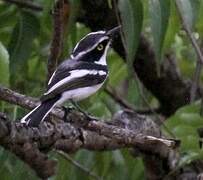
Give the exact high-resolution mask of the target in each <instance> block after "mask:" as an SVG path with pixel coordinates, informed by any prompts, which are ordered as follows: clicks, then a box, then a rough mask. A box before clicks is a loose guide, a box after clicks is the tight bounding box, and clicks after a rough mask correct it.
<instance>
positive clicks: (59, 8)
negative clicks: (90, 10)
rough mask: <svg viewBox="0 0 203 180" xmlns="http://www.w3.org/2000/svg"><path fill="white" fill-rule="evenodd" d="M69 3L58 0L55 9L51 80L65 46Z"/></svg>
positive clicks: (64, 0) (49, 75)
mask: <svg viewBox="0 0 203 180" xmlns="http://www.w3.org/2000/svg"><path fill="white" fill-rule="evenodd" d="M68 12H69V5H68V3H67V1H66V0H58V1H57V2H56V3H55V6H54V10H53V20H54V24H53V39H52V42H51V48H50V56H49V58H48V64H47V68H48V75H47V79H48V80H49V79H50V77H51V75H52V74H53V72H54V71H55V69H56V67H57V64H58V59H59V57H60V55H61V51H62V46H63V35H64V28H65V24H66V23H67V22H66V21H67V17H68V16H69V13H68Z"/></svg>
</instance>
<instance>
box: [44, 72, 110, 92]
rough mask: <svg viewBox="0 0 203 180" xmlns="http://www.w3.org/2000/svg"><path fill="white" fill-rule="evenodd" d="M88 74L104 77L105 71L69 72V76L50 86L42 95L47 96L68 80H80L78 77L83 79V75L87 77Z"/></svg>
mask: <svg viewBox="0 0 203 180" xmlns="http://www.w3.org/2000/svg"><path fill="white" fill-rule="evenodd" d="M88 74H92V75H96V74H99V75H101V76H102V75H106V72H105V71H102V70H100V71H97V70H82V69H80V70H72V71H70V75H69V76H68V77H66V78H64V79H62V80H60V81H59V82H58V83H56V84H55V85H54V86H52V87H51V88H50V89H49V90H48V91H47V92H46V93H44V95H47V94H49V93H50V92H52V91H54V90H55V89H56V88H58V87H60V86H62V85H63V84H66V83H68V82H69V81H70V80H72V79H75V78H80V77H83V76H85V75H88Z"/></svg>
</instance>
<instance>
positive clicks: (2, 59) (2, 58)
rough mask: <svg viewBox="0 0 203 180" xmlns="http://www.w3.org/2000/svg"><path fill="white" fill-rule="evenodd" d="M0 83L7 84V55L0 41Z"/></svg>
mask: <svg viewBox="0 0 203 180" xmlns="http://www.w3.org/2000/svg"><path fill="white" fill-rule="evenodd" d="M0 83H1V84H4V85H8V84H9V55H8V51H7V49H6V48H5V47H4V46H3V44H2V43H1V42H0Z"/></svg>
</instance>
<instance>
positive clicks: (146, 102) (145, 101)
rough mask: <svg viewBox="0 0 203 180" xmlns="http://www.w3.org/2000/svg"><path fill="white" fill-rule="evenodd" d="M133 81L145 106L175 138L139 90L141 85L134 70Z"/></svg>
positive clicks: (172, 135)
mask: <svg viewBox="0 0 203 180" xmlns="http://www.w3.org/2000/svg"><path fill="white" fill-rule="evenodd" d="M134 74H135V76H134V77H135V82H137V87H138V90H139V93H140V96H141V98H142V99H143V101H144V103H145V104H146V105H147V107H148V108H149V109H150V110H151V111H152V112H153V114H154V115H155V116H156V118H157V120H158V121H159V123H160V124H161V125H162V126H163V127H164V129H165V130H166V131H167V132H168V134H169V135H170V136H171V137H173V138H175V135H174V134H173V133H172V132H171V130H170V129H168V127H167V126H165V124H164V122H163V120H162V119H161V118H160V117H159V115H158V114H157V112H156V111H154V110H153V108H152V107H151V105H150V104H149V102H148V100H147V99H146V98H145V96H144V94H143V93H142V90H141V87H140V81H139V78H138V76H137V73H136V72H135V73H134Z"/></svg>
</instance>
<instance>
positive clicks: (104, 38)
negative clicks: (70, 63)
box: [71, 36, 109, 58]
mask: <svg viewBox="0 0 203 180" xmlns="http://www.w3.org/2000/svg"><path fill="white" fill-rule="evenodd" d="M106 39H109V37H108V36H104V37H103V38H101V39H100V40H99V41H98V42H97V44H95V45H94V46H92V47H91V48H90V49H88V50H87V51H83V52H80V53H78V54H77V55H76V56H74V55H73V54H71V57H72V58H79V57H80V56H82V55H83V54H85V53H88V52H90V51H91V50H93V49H94V48H95V47H96V46H97V45H98V44H99V43H100V42H102V41H104V40H106ZM74 49H75V48H74ZM73 51H74V50H73Z"/></svg>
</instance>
